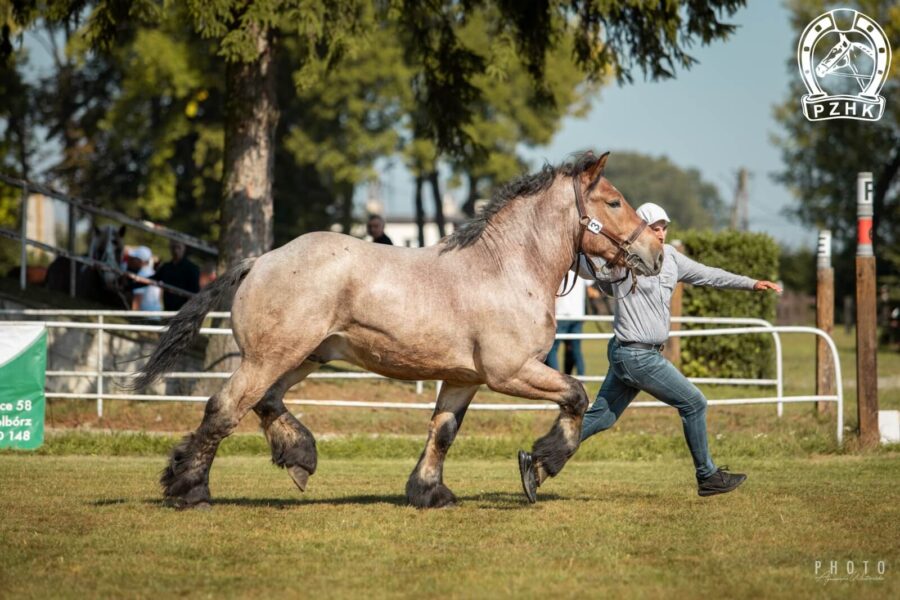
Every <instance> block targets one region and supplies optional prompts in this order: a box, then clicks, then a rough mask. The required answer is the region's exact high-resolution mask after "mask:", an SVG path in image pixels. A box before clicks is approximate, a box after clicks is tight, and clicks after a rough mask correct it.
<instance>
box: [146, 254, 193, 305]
mask: <svg viewBox="0 0 900 600" xmlns="http://www.w3.org/2000/svg"><path fill="white" fill-rule="evenodd" d="M169 251H170V252H171V253H172V260H170V261H169V262H166V263H163V264H162V265H160V267H159V270H158V271H157V272H156V275H154V276H153V278H154V279H156V280H157V281H161V282H163V283H166V284H168V285H172V286H175V287H177V288H181V289H183V290H185V291H186V292H193V293H197V292H199V291H200V268H199V267H197V265H195V264H194V263H192V262H191V261H190V260H189V259H188V258H186V257H185V246H184V244H182V243H181V242H176V241H174V240H173V241H172V242H170V243H169ZM187 301H188V298H187V297H186V296H179V295H177V294H173V293H171V292H168V291H164V292H163V305H164V306H165V307H166V310H179V309H180V308H181V307H182V306H184V303H185V302H187Z"/></svg>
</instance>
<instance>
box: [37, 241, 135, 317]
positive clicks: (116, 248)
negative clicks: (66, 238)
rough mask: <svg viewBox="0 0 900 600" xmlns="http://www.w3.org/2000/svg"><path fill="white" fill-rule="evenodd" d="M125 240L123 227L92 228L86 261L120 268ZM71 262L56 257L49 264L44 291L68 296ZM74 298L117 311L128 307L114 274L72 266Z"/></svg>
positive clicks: (61, 257)
mask: <svg viewBox="0 0 900 600" xmlns="http://www.w3.org/2000/svg"><path fill="white" fill-rule="evenodd" d="M124 237H125V226H124V225H122V226H121V227H118V228H117V227H116V226H115V225H104V226H102V227H96V226H95V227H94V228H93V230H92V231H91V244H90V249H89V250H88V255H87V256H88V258H92V259H94V260H96V261H98V262H101V263H103V264H104V265H108V266H109V267H112V268H116V269H118V268H121V266H120V265H121V264H122V255H123V253H124V249H125V246H124V244H123V242H122V239H123V238H124ZM71 262H72V261H71V260H69V259H68V258H66V257H65V256H58V257H57V258H56V260H54V261H53V262H52V263H50V266H49V267H48V268H47V279H46V280H45V281H44V287H46V288H47V289H50V290H57V291H60V292H68V291H69V265H70V264H71ZM75 296H76V297H78V298H84V299H85V300H91V301H93V302H98V303H100V304H105V305H107V306H114V307H116V308H120V309H127V308H128V307H129V302H128V298H127V297H126V295H125V292H124V290H123V288H122V287H121V286H120V285H119V275H118V274H116V273H115V272H114V271H110V270H107V269H101V268H100V267H97V266H92V265H86V264H84V263H76V264H75Z"/></svg>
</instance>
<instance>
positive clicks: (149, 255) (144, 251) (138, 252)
mask: <svg viewBox="0 0 900 600" xmlns="http://www.w3.org/2000/svg"><path fill="white" fill-rule="evenodd" d="M128 256H133V257H134V258H139V259H141V260H142V261H144V262H150V261H151V260H153V252H152V251H151V250H150V248H148V247H147V246H138V247H137V248H135V249H134V250H132V251H131V252H129V253H128Z"/></svg>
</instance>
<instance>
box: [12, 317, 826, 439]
mask: <svg viewBox="0 0 900 600" xmlns="http://www.w3.org/2000/svg"><path fill="white" fill-rule="evenodd" d="M174 314H175V313H172V312H140V313H137V312H133V311H115V310H108V311H97V310H55V309H48V310H41V309H6V310H0V315H2V316H4V317H5V318H6V319H7V320H5V321H0V324H2V323H4V322H6V323H10V324H12V323H18V322H21V321H20V320H10V319H11V318H16V317H17V318H24V319H27V320H28V322H34V321H35V320H40V321H41V322H43V324H44V325H45V326H46V327H48V328H51V329H56V328H59V329H91V330H96V331H97V364H96V367H95V369H92V370H88V369H85V370H74V371H56V370H48V371H47V377H48V378H58V377H62V378H72V377H87V378H93V379H96V392H94V393H69V392H47V394H46V396H47V398H68V399H80V400H95V401H96V402H97V413H98V415H100V416H102V414H103V400H104V399H106V400H150V401H175V402H205V401H206V400H207V396H179V395H165V394H125V393H122V394H119V393H109V392H108V391H106V390H105V388H104V384H105V380H106V379H108V378H110V377H114V378H115V377H130V376H132V375H133V373H132V372H129V371H108V370H106V369H105V366H104V365H105V364H107V361H106V360H105V352H106V344H105V340H104V336H105V333H106V332H109V331H135V332H138V331H145V332H157V331H161V330H163V329H164V327H163V326H160V325H137V324H131V323H109V322H107V321H106V320H105V318H108V317H120V318H123V317H125V318H151V317H157V318H159V317H167V316H171V315H174ZM47 317H56V318H60V317H67V318H82V319H84V318H88V319H92V321H91V322H83V321H60V320H53V321H50V320H45V319H46V318H47ZM208 317H210V318H228V317H230V313H227V312H211V313H209V315H208ZM583 320H584V321H585V322H612V317H611V316H586V317H584V318H583ZM672 321H673V322H675V323H683V324H702V325H728V326H729V327H728V328H724V329H690V330H678V331H672V332H670V335H671V336H673V337H696V336H705V335H747V334H769V335H771V336H772V338H773V341H774V345H775V379H745V378H744V379H742V378H716V377H692V378H689V380H690V381H691V382H693V383H695V384H707V385H731V386H768V387H774V388H775V395H774V396H769V397H764V398H756V397H755V398H728V399H716V400H709V404H710V405H711V406H716V405H741V404H744V405H751V404H776V405H777V411H778V416H781V415H782V411H783V406H784V404H785V403H795V402H816V401H824V402H836V403H837V405H838V406H837V440H838V443H840V442H841V441H842V438H843V407H844V399H843V390H842V386H841V364H840V358H839V356H838V353H837V347H836V346H835V344H834V341H833V340H832V339H831V337H830V336H829V335H828V334H827V333H825V332H824V331H822V330H821V329H817V328H815V327H796V326H777V327H776V326H774V325H772V324H771V323H769V322H768V321H765V320H764V319H752V318H725V317H721V318H720V317H674V318H673V319H672ZM200 333H201V334H202V335H231V329H230V328H210V327H204V328H201V329H200ZM782 333H807V334H813V335H816V336H820V337H822V338H823V339H824V340H825V341H826V343H827V344H828V346H829V348H830V349H831V356H832V360H833V361H834V372H835V380H836V385H835V388H836V390H837V394H836V395H823V396H818V395H805V396H785V395H784V364H783V358H784V357H783V352H782V346H781V337H780V334H782ZM556 337H557V339H559V340H568V339H580V340H586V341H587V340H608V339H611V338H612V337H613V334H611V333H580V334H559V335H557V336H556ZM230 375H231V374H230V373H226V372H194V371H183V372H173V373H167V374H165V375H164V378H166V379H219V378H221V379H225V378H228V377H229V376H230ZM309 378H311V379H385V378H384V377H382V376H381V375H378V374H375V373H369V372H364V371H337V372H317V373H312V374H311V375H310V376H309ZM578 379H580V380H581V381H584V382H599V381H603V379H604V377H603V376H596V375H585V376H580V377H578ZM439 385H440V382H438V386H439ZM416 390H417V392H418V393H420V394H421V393H422V392H423V385H422V382H421V381H419V382H416ZM285 403H286V404H297V405H312V406H342V407H364V408H404V409H426V410H432V409H434V402H414V403H412V402H366V401H351V400H308V399H301V398H289V399H286V400H285ZM631 406H635V407H660V406H665V405H664V404H663V403H661V402H657V401H643V402H634V403H632V404H631ZM469 408H470V409H473V410H556V409H557V406H556V405H555V404H552V403H549V402H548V403H541V404H526V403H521V402H515V403H504V404H500V403H473V404H472V405H470V407H469Z"/></svg>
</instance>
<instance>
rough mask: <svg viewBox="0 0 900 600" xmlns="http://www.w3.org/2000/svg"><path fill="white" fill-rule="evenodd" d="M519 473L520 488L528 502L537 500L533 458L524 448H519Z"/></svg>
mask: <svg viewBox="0 0 900 600" xmlns="http://www.w3.org/2000/svg"><path fill="white" fill-rule="evenodd" d="M519 475H520V476H521V477H522V490H524V492H525V497H526V498H528V502H530V503H531V504H534V503H535V502H537V479H536V478H535V476H534V460H533V459H532V458H531V455H530V454H528V453H527V452H525V451H524V450H519Z"/></svg>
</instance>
